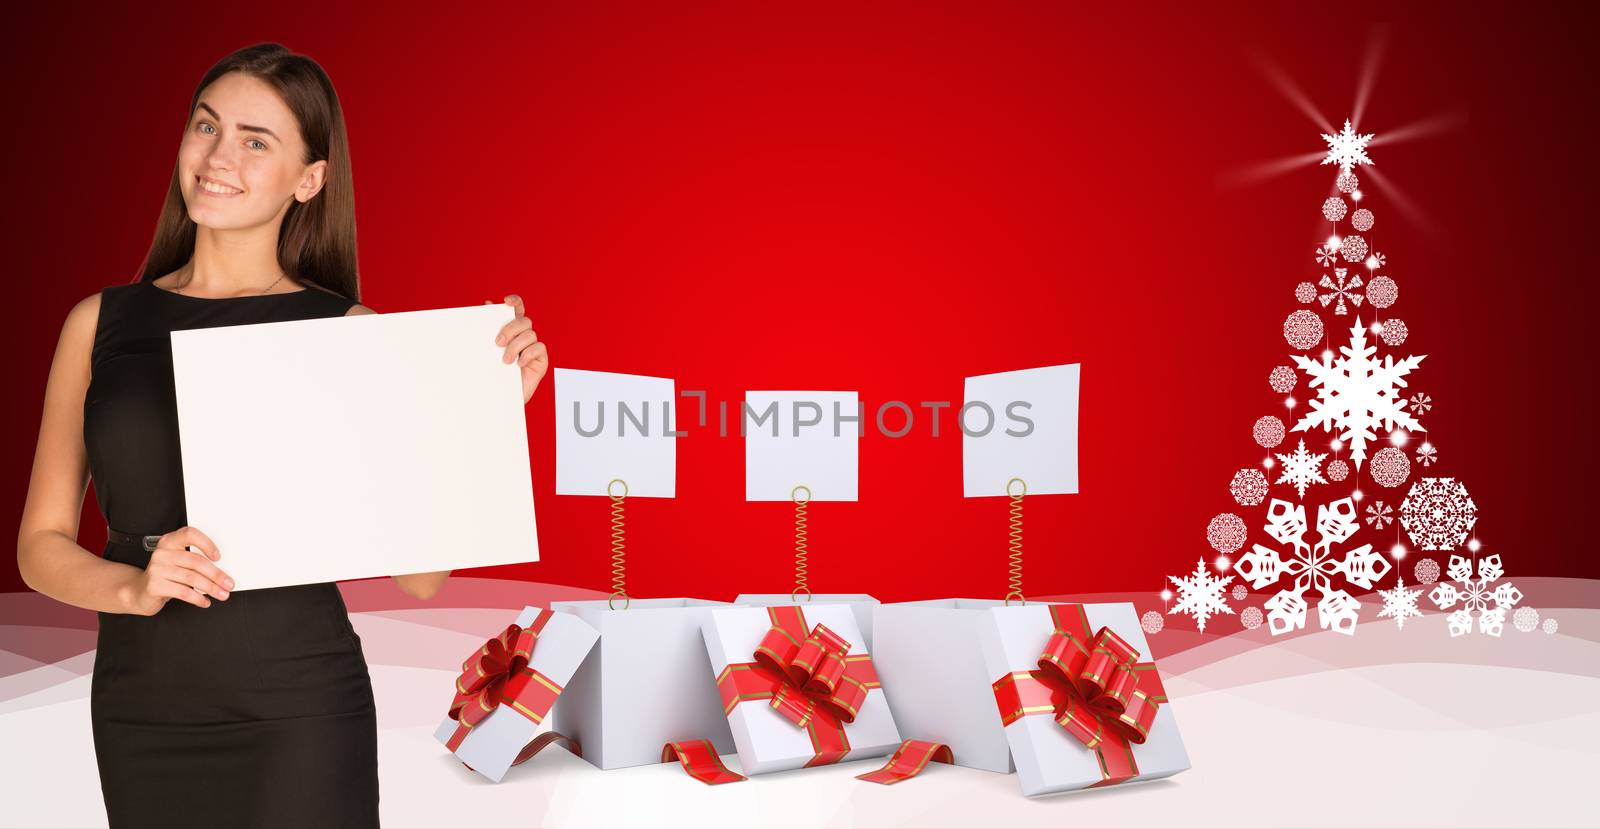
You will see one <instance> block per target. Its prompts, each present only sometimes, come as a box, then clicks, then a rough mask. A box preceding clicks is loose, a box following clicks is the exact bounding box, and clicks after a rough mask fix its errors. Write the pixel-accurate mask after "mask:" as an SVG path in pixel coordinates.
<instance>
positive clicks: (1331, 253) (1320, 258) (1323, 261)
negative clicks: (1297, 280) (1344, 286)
mask: <svg viewBox="0 0 1600 829" xmlns="http://www.w3.org/2000/svg"><path fill="white" fill-rule="evenodd" d="M1337 261H1339V246H1338V245H1323V246H1322V247H1319V248H1317V264H1319V265H1321V266H1322V267H1324V268H1326V267H1328V266H1329V265H1332V264H1333V263H1335V262H1337ZM1309 301H1310V300H1307V302H1309Z"/></svg>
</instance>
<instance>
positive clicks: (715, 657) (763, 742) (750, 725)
mask: <svg viewBox="0 0 1600 829" xmlns="http://www.w3.org/2000/svg"><path fill="white" fill-rule="evenodd" d="M704 634H705V649H706V652H707V653H708V654H709V655H710V658H711V676H713V677H715V680H716V683H715V684H716V687H717V690H718V692H719V693H720V696H721V700H722V704H723V712H724V713H725V714H726V717H727V719H726V721H725V722H726V724H727V726H728V727H730V728H731V730H732V732H733V743H734V746H735V748H736V749H737V750H738V753H739V762H740V764H741V765H742V766H743V770H744V773H745V774H747V775H750V774H765V773H767V772H775V771H785V770H787V769H797V768H803V767H807V766H820V765H827V764H830V763H838V762H843V761H848V760H856V759H861V758H864V757H881V756H884V755H887V754H890V753H892V752H893V751H894V750H895V749H897V748H899V746H900V731H899V729H898V728H896V727H895V722H894V715H893V714H891V713H890V711H889V704H888V702H887V701H886V699H885V695H884V691H883V688H882V686H881V684H880V683H879V682H878V678H877V675H876V673H875V672H874V670H873V667H872V658H871V656H870V655H869V654H868V652H867V649H866V648H865V646H864V645H863V637H862V635H861V630H860V628H859V627H858V626H857V625H856V620H855V611H854V610H853V609H852V608H851V607H850V606H849V605H839V604H811V603H808V602H800V603H785V604H782V605H776V606H772V607H721V608H716V609H713V610H712V611H711V612H710V614H709V618H708V619H707V622H706V625H705V628H704Z"/></svg>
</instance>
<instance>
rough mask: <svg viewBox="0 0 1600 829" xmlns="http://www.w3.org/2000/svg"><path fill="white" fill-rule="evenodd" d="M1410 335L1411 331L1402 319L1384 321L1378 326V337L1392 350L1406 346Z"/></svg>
mask: <svg viewBox="0 0 1600 829" xmlns="http://www.w3.org/2000/svg"><path fill="white" fill-rule="evenodd" d="M1410 333H1411V329H1409V328H1407V327H1406V321H1405V320H1402V319H1392V320H1384V321H1383V322H1382V323H1381V324H1380V325H1379V326H1378V336H1379V337H1381V338H1383V342H1384V344H1385V345H1388V346H1389V347H1391V348H1398V347H1399V346H1402V345H1404V344H1405V342H1406V337H1407V336H1408V335H1409V334H1410Z"/></svg>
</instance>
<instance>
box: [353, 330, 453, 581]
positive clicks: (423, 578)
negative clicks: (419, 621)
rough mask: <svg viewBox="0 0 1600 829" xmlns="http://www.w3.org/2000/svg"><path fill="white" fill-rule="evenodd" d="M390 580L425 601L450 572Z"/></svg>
mask: <svg viewBox="0 0 1600 829" xmlns="http://www.w3.org/2000/svg"><path fill="white" fill-rule="evenodd" d="M376 313H378V312H377V311H374V310H372V309H371V308H368V307H367V306H365V305H361V304H359V303H358V304H356V305H352V306H350V310H349V311H347V312H345V316H347V317H354V316H359V315H361V314H376ZM390 578H392V579H394V583H395V585H397V586H398V587H399V588H400V591H401V592H402V593H405V594H406V595H407V596H411V597H413V598H417V599H422V600H424V601H426V600H428V599H431V598H433V597H434V596H435V595H437V594H438V593H439V589H440V588H442V587H444V583H445V580H446V579H448V578H450V571H449V570H439V571H436V572H433V573H407V574H405V575H400V576H390Z"/></svg>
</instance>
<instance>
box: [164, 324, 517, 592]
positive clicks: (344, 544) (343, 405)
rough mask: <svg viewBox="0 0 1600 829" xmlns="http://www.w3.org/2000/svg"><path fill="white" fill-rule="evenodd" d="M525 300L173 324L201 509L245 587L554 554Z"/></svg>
mask: <svg viewBox="0 0 1600 829" xmlns="http://www.w3.org/2000/svg"><path fill="white" fill-rule="evenodd" d="M514 314H515V312H514V311H513V310H512V309H511V308H510V306H506V305H478V306H473V307H469V308H446V309H442V310H436V311H409V312H404V313H395V314H365V315H361V316H354V317H331V318H324V319H309V320H295V321H291V322H273V323H261V324H257V325H236V326H227V327H221V328H203V329H192V330H185V331H174V332H172V368H173V380H174V383H175V386H176V390H177V400H178V429H179V435H180V441H181V448H182V455H183V487H184V494H185V497H186V499H187V511H188V519H189V523H190V524H191V525H193V526H195V527H197V528H199V529H200V531H201V532H204V533H206V534H207V535H208V536H210V537H211V539H212V540H213V541H215V542H216V544H217V548H218V549H219V550H220V551H221V552H222V560H221V561H220V562H218V565H219V566H220V567H221V568H222V569H223V570H224V571H226V572H227V573H228V574H229V575H231V576H233V578H234V581H235V582H236V583H237V584H238V589H240V590H251V589H256V588H262V587H278V586H282V585H289V584H309V583H315V582H326V581H336V580H340V579H356V578H366V577H370V576H386V575H398V574H403V573H420V572H428V571H433V570H454V569H459V568H463V567H482V566H486V565H491V564H512V563H517V562H527V561H538V560H539V541H538V537H537V535H536V531H535V527H534V514H533V479H532V476H531V474H530V472H529V464H528V432H527V423H526V420H525V419H524V414H523V401H522V382H521V369H520V368H519V367H518V366H517V365H516V364H515V363H504V362H502V361H501V355H502V354H503V353H504V351H505V349H504V347H503V346H498V345H495V342H494V338H495V336H496V334H498V333H499V331H500V328H501V327H502V326H504V325H505V324H506V323H508V322H510V321H511V320H512V319H513V316H514Z"/></svg>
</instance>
